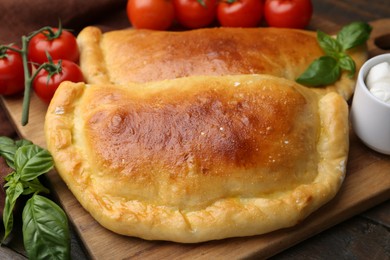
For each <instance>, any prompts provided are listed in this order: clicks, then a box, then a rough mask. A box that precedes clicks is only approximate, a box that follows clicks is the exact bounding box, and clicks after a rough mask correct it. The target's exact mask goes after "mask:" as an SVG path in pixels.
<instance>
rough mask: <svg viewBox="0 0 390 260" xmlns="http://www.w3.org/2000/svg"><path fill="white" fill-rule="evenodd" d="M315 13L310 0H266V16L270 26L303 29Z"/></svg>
mask: <svg viewBox="0 0 390 260" xmlns="http://www.w3.org/2000/svg"><path fill="white" fill-rule="evenodd" d="M312 14H313V5H312V3H311V1H310V0H266V1H265V4H264V16H265V20H266V21H267V23H268V25H269V26H272V27H285V28H297V29H303V28H304V27H306V26H307V25H308V24H309V22H310V19H311V16H312Z"/></svg>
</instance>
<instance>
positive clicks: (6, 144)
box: [0, 136, 18, 169]
mask: <svg viewBox="0 0 390 260" xmlns="http://www.w3.org/2000/svg"><path fill="white" fill-rule="evenodd" d="M17 149H18V147H17V146H16V145H15V142H14V140H12V139H11V138H9V137H6V136H1V137H0V156H2V157H3V158H4V159H5V161H6V162H7V165H8V166H9V167H11V168H12V169H15V163H14V158H15V153H16V150H17Z"/></svg>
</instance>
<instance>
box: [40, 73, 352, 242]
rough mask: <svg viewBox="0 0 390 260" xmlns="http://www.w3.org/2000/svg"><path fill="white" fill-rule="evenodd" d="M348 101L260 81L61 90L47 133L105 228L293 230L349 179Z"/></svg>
mask: <svg viewBox="0 0 390 260" xmlns="http://www.w3.org/2000/svg"><path fill="white" fill-rule="evenodd" d="M347 111H348V110H347V105H346V102H345V101H344V100H343V99H342V98H341V97H340V96H339V95H337V94H335V93H330V94H327V95H325V96H324V97H322V96H321V95H317V94H316V93H314V92H312V91H310V90H308V89H306V88H303V87H301V86H299V85H298V84H295V83H294V82H292V81H289V80H284V79H281V78H277V77H272V76H265V75H241V76H238V75H237V76H223V77H212V76H209V77H206V76H205V77H202V76H198V77H187V78H180V79H175V80H166V81H162V82H151V83H145V84H136V83H132V84H130V88H129V86H114V85H109V84H105V85H93V86H90V85H85V84H83V83H77V84H73V83H69V82H68V83H63V84H62V85H61V87H60V88H59V89H58V91H57V92H56V94H55V97H54V98H53V100H52V102H51V104H50V107H49V109H48V112H47V116H46V122H45V134H46V140H47V145H48V149H49V150H50V152H51V153H52V155H53V157H54V160H55V164H56V168H57V170H58V172H59V174H60V175H61V177H62V178H63V179H64V181H65V182H66V183H67V185H68V186H69V188H70V189H71V190H72V192H73V193H74V194H75V196H76V198H77V199H78V200H79V201H80V203H81V204H82V205H83V207H84V208H85V209H86V210H88V211H89V212H90V213H91V214H92V216H94V218H95V219H96V220H97V221H98V222H100V223H101V224H102V225H103V226H105V227H107V228H108V229H110V230H113V231H115V232H117V233H120V234H125V235H130V236H137V237H141V238H145V239H155V240H160V239H161V240H171V241H177V242H184V243H193V242H200V241H206V240H213V239H222V238H226V237H233V236H248V235H255V234H262V233H266V232H269V231H272V230H276V229H280V228H284V227H289V226H293V225H295V224H296V223H297V222H298V221H300V220H302V219H303V218H305V217H306V216H307V215H308V214H310V213H311V212H313V211H314V210H316V209H317V208H318V207H320V206H321V205H323V204H324V203H326V202H327V201H329V200H330V199H331V198H332V197H333V196H334V195H335V193H336V192H337V190H338V189H339V187H340V184H341V182H342V180H343V177H344V174H345V163H346V160H347V154H348V120H347Z"/></svg>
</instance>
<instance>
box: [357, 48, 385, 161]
mask: <svg viewBox="0 0 390 260" xmlns="http://www.w3.org/2000/svg"><path fill="white" fill-rule="evenodd" d="M384 61H387V62H390V53H386V54H382V55H378V56H375V57H373V58H371V59H369V60H368V61H366V62H365V63H364V65H363V66H362V68H361V69H360V71H359V74H358V79H357V83H356V89H355V94H354V97H353V100H352V107H351V113H350V118H351V123H352V128H353V130H354V131H355V133H356V135H357V136H358V137H359V138H360V139H361V140H362V142H363V143H365V144H366V145H367V146H368V147H370V148H371V149H373V150H375V151H377V152H380V153H383V154H388V155H390V104H387V103H385V102H383V101H381V100H380V99H378V98H377V97H375V96H374V95H373V94H372V93H371V92H370V91H369V90H368V88H367V86H366V84H365V78H366V76H367V74H368V72H369V71H370V69H371V68H372V67H373V66H375V65H377V64H379V63H382V62H384Z"/></svg>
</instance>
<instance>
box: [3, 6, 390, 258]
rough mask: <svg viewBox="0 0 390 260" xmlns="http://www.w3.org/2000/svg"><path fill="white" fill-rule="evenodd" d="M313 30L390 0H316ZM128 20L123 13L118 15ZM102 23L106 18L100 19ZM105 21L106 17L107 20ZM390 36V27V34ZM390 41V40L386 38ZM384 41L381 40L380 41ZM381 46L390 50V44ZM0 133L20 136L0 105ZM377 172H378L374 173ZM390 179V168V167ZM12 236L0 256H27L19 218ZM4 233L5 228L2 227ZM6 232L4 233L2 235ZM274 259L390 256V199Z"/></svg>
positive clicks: (378, 11)
mask: <svg viewBox="0 0 390 260" xmlns="http://www.w3.org/2000/svg"><path fill="white" fill-rule="evenodd" d="M313 5H314V14H313V18H312V21H311V23H310V26H309V29H321V30H323V31H325V32H330V31H331V30H334V28H340V27H341V26H342V25H345V24H347V23H350V22H352V21H358V20H359V21H366V22H370V21H374V20H377V19H383V18H390V3H389V1H388V0H371V1H367V0H354V1H352V0H350V1H348V0H321V1H320V0H316V1H313ZM115 19H126V16H125V13H124V12H120V13H119V14H118V18H115ZM99 23H102V21H99ZM103 24H104V20H103ZM387 38H390V28H389V37H387ZM384 42H386V43H390V40H389V39H387V41H384ZM379 44H381V43H379ZM383 45H384V44H382V45H381V46H380V47H382V48H384V49H386V50H387V51H389V50H390V45H386V44H385V45H384V46H383ZM0 136H9V137H11V138H14V139H17V138H18V135H17V132H16V129H15V128H14V126H13V123H12V121H11V120H10V119H9V118H8V117H7V113H6V112H5V109H4V108H2V107H0ZM373 174H374V173H373ZM389 178H390V169H389ZM15 221H16V223H15V225H16V226H15V231H14V232H13V234H12V239H11V240H10V242H9V243H7V244H6V245H2V246H1V247H0V259H26V257H25V253H24V250H23V242H22V237H21V233H20V231H18V230H20V218H18V217H16V220H15ZM1 232H3V229H1ZM0 235H2V234H0ZM88 258H89V256H88V254H87V253H86V251H85V250H84V248H83V244H82V243H81V242H80V239H79V238H78V237H77V235H75V233H74V232H73V233H72V259H88ZM272 258H273V259H291V258H293V259H390V202H389V201H387V202H384V203H382V204H380V205H374V206H373V208H371V209H369V210H368V211H365V212H363V213H361V214H359V215H356V216H354V217H352V218H350V219H348V220H346V221H344V222H342V223H340V224H338V225H336V226H334V227H332V228H330V229H328V230H326V231H323V232H321V233H319V234H313V236H312V237H310V238H309V239H306V240H305V241H303V242H301V243H299V244H297V245H294V246H292V247H291V248H289V249H287V250H285V251H283V252H281V253H279V254H277V255H275V256H273V257H272Z"/></svg>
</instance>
